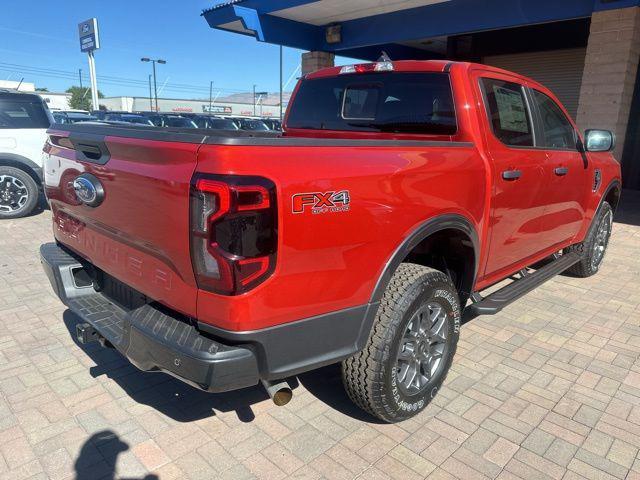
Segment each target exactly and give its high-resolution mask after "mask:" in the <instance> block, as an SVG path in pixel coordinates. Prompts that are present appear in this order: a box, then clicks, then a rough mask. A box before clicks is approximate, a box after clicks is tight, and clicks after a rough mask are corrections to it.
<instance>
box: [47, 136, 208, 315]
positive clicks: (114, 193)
mask: <svg viewBox="0 0 640 480" xmlns="http://www.w3.org/2000/svg"><path fill="white" fill-rule="evenodd" d="M49 133H50V138H51V142H50V145H49V146H48V149H49V157H48V160H47V161H46V164H45V189H46V194H47V197H48V199H49V200H50V204H51V210H52V213H53V219H54V235H55V237H56V239H57V240H58V241H59V242H60V243H62V244H64V245H66V246H67V247H69V248H71V249H72V250H73V251H75V252H76V253H78V254H80V255H81V256H82V257H84V258H86V259H87V260H89V261H90V262H91V263H92V264H94V265H95V266H96V267H98V268H100V269H101V270H103V271H104V272H106V273H108V274H110V275H112V276H113V277H115V278H116V279H118V280H120V281H122V282H123V283H125V284H127V285H130V286H131V287H133V288H134V289H136V290H138V291H140V292H141V293H143V294H145V295H146V296H148V297H150V298H151V299H153V300H156V301H159V302H161V303H164V304H165V305H167V306H169V307H172V308H174V309H176V310H178V311H180V312H182V313H184V314H187V315H192V316H195V314H196V296H197V287H196V284H195V280H194V277H193V270H192V266H191V261H190V256H189V255H188V254H185V252H189V185H190V180H191V177H192V175H193V171H194V169H195V166H196V154H197V151H198V148H199V144H198V143H181V142H166V141H157V140H145V139H133V138H125V137H116V136H101V135H95V134H88V133H78V132H74V133H72V134H71V135H70V136H69V134H68V133H66V132H51V131H50V132H49ZM80 175H83V176H84V177H87V178H90V179H91V181H92V182H94V183H95V182H97V183H98V189H99V187H100V186H101V187H102V188H103V192H104V195H103V199H102V202H101V203H100V204H99V205H97V206H89V205H88V204H87V203H91V202H87V201H86V198H83V199H84V200H85V203H83V202H82V201H80V198H82V195H79V194H78V193H76V191H75V189H74V186H73V184H74V181H75V180H76V179H77V178H78V177H79V176H80ZM91 175H93V177H91ZM90 190H91V189H90Z"/></svg>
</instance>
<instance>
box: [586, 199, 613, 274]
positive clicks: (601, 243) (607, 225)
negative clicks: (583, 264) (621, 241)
mask: <svg viewBox="0 0 640 480" xmlns="http://www.w3.org/2000/svg"><path fill="white" fill-rule="evenodd" d="M612 226H613V213H612V212H611V211H608V212H607V213H606V215H605V216H604V217H602V221H601V222H600V225H598V231H597V233H596V239H595V241H594V242H593V243H594V245H593V255H592V256H591V268H592V269H593V270H597V269H598V267H599V266H600V263H602V259H603V258H604V254H605V252H606V251H607V245H608V244H609V237H610V236H611V229H612Z"/></svg>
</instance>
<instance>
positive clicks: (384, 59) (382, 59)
mask: <svg viewBox="0 0 640 480" xmlns="http://www.w3.org/2000/svg"><path fill="white" fill-rule="evenodd" d="M390 61H391V59H390V58H389V55H387V52H385V51H384V50H382V53H381V54H380V58H378V62H390Z"/></svg>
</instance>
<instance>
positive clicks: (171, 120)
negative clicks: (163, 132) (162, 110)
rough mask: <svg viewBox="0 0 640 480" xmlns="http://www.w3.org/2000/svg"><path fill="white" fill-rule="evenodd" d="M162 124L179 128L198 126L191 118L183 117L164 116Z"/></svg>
mask: <svg viewBox="0 0 640 480" xmlns="http://www.w3.org/2000/svg"><path fill="white" fill-rule="evenodd" d="M164 126H165V127H179V128H198V126H197V125H196V124H195V123H193V122H192V121H191V120H189V119H188V118H183V117H165V119H164Z"/></svg>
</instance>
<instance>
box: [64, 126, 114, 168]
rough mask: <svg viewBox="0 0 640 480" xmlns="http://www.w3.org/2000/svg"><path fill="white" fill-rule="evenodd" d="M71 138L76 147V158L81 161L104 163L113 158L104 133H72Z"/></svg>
mask: <svg viewBox="0 0 640 480" xmlns="http://www.w3.org/2000/svg"><path fill="white" fill-rule="evenodd" d="M69 140H70V141H71V143H73V146H74V147H75V149H76V160H78V161H79V162H88V163H97V164H98V165H104V164H105V163H107V162H108V161H109V158H111V154H110V153H109V149H108V148H107V144H106V143H105V142H104V135H93V134H87V133H72V134H71V135H69Z"/></svg>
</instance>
